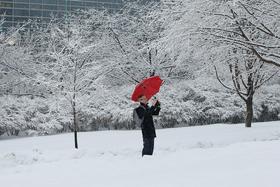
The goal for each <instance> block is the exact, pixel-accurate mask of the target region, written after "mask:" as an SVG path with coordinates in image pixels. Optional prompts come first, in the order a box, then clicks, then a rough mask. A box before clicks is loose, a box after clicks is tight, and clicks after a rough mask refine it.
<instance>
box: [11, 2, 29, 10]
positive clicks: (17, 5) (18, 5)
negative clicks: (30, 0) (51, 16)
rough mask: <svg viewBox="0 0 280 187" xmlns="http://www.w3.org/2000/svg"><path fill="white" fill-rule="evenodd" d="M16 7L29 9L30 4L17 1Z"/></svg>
mask: <svg viewBox="0 0 280 187" xmlns="http://www.w3.org/2000/svg"><path fill="white" fill-rule="evenodd" d="M14 6H15V8H21V9H29V4H26V3H15V5H14Z"/></svg>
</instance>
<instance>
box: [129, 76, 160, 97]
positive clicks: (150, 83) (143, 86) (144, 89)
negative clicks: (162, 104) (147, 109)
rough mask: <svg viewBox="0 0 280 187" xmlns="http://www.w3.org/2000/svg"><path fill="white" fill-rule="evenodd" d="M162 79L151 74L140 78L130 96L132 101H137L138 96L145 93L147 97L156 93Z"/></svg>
mask: <svg viewBox="0 0 280 187" xmlns="http://www.w3.org/2000/svg"><path fill="white" fill-rule="evenodd" d="M162 82H163V80H161V79H160V77H159V76H153V77H149V78H146V79H144V80H142V81H141V82H140V83H139V84H137V85H136V87H135V89H134V92H133V94H132V96H131V100H132V101H138V98H139V96H141V95H145V96H146V97H147V99H150V98H151V97H152V96H154V95H155V94H156V93H158V92H159V89H160V86H161V84H162Z"/></svg>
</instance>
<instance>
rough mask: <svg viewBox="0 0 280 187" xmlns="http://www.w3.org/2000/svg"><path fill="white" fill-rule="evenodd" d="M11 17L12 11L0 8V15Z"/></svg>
mask: <svg viewBox="0 0 280 187" xmlns="http://www.w3.org/2000/svg"><path fill="white" fill-rule="evenodd" d="M4 14H5V15H12V14H13V10H12V9H6V8H0V15H4Z"/></svg>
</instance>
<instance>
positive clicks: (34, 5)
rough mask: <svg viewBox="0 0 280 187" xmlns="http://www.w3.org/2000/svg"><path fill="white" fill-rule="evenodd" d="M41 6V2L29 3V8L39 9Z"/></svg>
mask: <svg viewBox="0 0 280 187" xmlns="http://www.w3.org/2000/svg"><path fill="white" fill-rule="evenodd" d="M42 8H43V5H41V4H30V9H31V10H41V9H42Z"/></svg>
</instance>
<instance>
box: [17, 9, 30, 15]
mask: <svg viewBox="0 0 280 187" xmlns="http://www.w3.org/2000/svg"><path fill="white" fill-rule="evenodd" d="M14 15H17V16H29V10H20V9H15V10H14Z"/></svg>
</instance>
